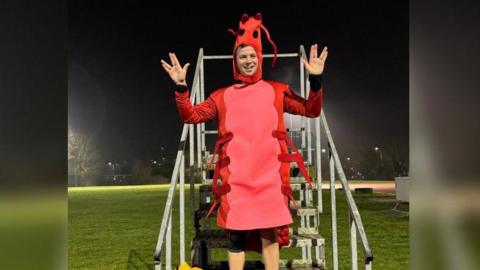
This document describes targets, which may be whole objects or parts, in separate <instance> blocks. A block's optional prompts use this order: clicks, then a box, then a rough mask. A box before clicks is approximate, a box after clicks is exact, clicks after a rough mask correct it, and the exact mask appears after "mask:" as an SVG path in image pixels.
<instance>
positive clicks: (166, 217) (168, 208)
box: [153, 49, 203, 270]
mask: <svg viewBox="0 0 480 270" xmlns="http://www.w3.org/2000/svg"><path fill="white" fill-rule="evenodd" d="M202 57H203V50H202V49H200V51H199V54H198V59H197V65H196V67H195V77H194V80H193V84H192V93H191V94H190V102H193V101H194V100H195V97H196V94H197V92H199V88H198V74H199V72H200V63H201V61H202ZM189 126H190V124H184V125H183V129H182V135H181V137H180V143H179V144H178V150H177V157H176V158H175V166H174V168H173V173H172V177H171V179H170V188H169V189H168V196H167V201H166V203H165V210H164V212H163V218H162V223H161V226H160V233H159V235H158V240H157V245H156V248H155V253H154V256H153V257H154V264H155V269H156V270H161V269H162V260H161V254H162V247H163V244H164V243H165V238H167V236H168V235H167V231H170V233H171V228H170V227H171V217H172V207H173V200H174V197H175V187H176V185H177V181H178V179H179V171H180V170H184V166H180V165H182V164H183V163H184V162H182V161H183V160H184V156H185V153H184V149H185V144H186V140H187V135H188V131H189V129H190V127H189ZM181 174H183V173H181ZM167 252H168V249H167ZM168 257H169V256H167V261H169V260H170V259H169V258H168ZM170 267H171V266H170V265H169V264H168V263H167V265H166V268H167V269H169V268H170Z"/></svg>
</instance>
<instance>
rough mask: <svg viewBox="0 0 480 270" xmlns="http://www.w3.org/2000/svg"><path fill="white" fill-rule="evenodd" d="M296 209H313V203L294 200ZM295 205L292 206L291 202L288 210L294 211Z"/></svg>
mask: <svg viewBox="0 0 480 270" xmlns="http://www.w3.org/2000/svg"><path fill="white" fill-rule="evenodd" d="M296 201H297V205H298V207H313V202H312V201H311V200H310V201H303V200H302V201H301V200H296ZM294 208H295V205H294V204H293V202H292V201H290V209H294Z"/></svg>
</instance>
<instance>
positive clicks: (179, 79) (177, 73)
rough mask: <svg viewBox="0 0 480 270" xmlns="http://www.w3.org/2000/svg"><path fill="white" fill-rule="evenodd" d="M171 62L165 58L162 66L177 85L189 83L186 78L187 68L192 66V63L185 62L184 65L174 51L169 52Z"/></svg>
mask: <svg viewBox="0 0 480 270" xmlns="http://www.w3.org/2000/svg"><path fill="white" fill-rule="evenodd" d="M168 56H170V61H171V64H169V63H167V62H165V61H164V60H163V59H162V60H161V62H162V67H163V69H165V71H166V72H167V73H168V75H169V76H170V78H171V79H172V81H173V82H174V83H175V84H177V85H187V82H186V81H185V78H186V76H187V70H188V67H189V66H190V63H187V64H185V65H184V66H183V67H182V66H181V65H180V62H179V61H178V59H177V56H176V55H175V54H174V53H169V54H168Z"/></svg>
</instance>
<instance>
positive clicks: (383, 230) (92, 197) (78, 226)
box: [68, 185, 409, 270]
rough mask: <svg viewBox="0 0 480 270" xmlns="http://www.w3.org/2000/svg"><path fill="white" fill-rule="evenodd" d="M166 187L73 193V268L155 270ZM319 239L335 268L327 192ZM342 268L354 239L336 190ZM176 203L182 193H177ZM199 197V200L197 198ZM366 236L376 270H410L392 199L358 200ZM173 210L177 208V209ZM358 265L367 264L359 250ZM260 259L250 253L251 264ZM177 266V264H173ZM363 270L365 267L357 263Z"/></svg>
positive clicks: (404, 222)
mask: <svg viewBox="0 0 480 270" xmlns="http://www.w3.org/2000/svg"><path fill="white" fill-rule="evenodd" d="M167 191H168V186H167V185H150V186H124V187H82V188H70V189H69V192H68V197H69V199H68V202H69V213H68V218H69V226H68V233H69V240H68V241H69V248H68V251H69V257H68V266H69V269H153V253H154V249H155V245H156V241H157V237H158V233H159V229H160V222H161V219H162V213H163V209H164V203H165V201H166V196H167ZM323 194H324V214H322V215H321V234H322V235H323V236H324V237H325V239H326V259H327V267H328V269H331V267H330V266H331V234H330V231H331V227H330V226H331V225H330V196H329V192H328V191H326V190H324V193H323ZM336 195H337V218H338V221H337V223H338V237H339V240H338V246H339V255H340V256H339V264H340V267H339V269H350V251H349V249H350V243H349V241H350V238H349V235H348V226H347V221H348V216H347V213H348V212H347V204H346V200H345V195H344V194H343V191H337V193H336ZM176 198H177V199H178V194H176ZM185 198H186V199H187V202H186V204H185V205H186V216H187V221H186V239H187V242H186V249H187V252H186V256H187V259H188V258H189V255H190V252H189V245H190V244H189V243H190V240H191V239H192V238H193V225H192V224H193V221H192V219H191V217H190V215H188V213H189V208H188V206H189V201H188V198H189V193H188V192H186V194H185ZM196 198H198V195H196ZM355 200H356V202H357V205H358V208H359V211H360V214H361V216H362V221H363V224H364V227H365V231H366V233H367V236H368V240H369V242H370V246H371V248H372V251H373V255H374V262H373V268H374V269H382V270H386V269H392V270H401V269H408V257H409V237H408V227H409V226H408V223H409V220H408V217H400V216H398V215H396V214H395V213H394V212H393V211H391V209H392V208H393V207H394V205H395V202H394V197H393V195H392V194H362V195H355ZM174 207H175V209H178V208H177V205H175V206H174ZM173 226H174V230H173V233H172V239H173V245H172V246H173V254H174V256H175V257H174V258H178V248H176V246H177V244H178V239H179V236H178V230H177V229H175V228H177V227H178V210H177V211H174V217H173ZM358 250H359V262H360V263H361V262H362V261H363V252H362V249H361V246H360V245H359V246H358ZM299 251H300V250H294V249H282V250H281V257H282V258H290V257H292V256H298V254H299ZM255 258H260V256H259V255H257V254H251V253H248V254H247V259H255ZM214 259H215V260H226V251H225V250H216V251H215V252H214ZM176 261H178V259H174V260H173V262H176ZM359 267H360V269H362V268H363V267H362V266H361V264H359Z"/></svg>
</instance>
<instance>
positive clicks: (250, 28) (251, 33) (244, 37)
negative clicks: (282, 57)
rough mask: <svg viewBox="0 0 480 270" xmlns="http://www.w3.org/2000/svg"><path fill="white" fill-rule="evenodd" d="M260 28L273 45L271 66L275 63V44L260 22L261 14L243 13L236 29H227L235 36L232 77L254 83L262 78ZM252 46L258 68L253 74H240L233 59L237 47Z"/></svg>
mask: <svg viewBox="0 0 480 270" xmlns="http://www.w3.org/2000/svg"><path fill="white" fill-rule="evenodd" d="M260 29H262V30H263V31H264V32H265V35H266V37H267V39H268V41H269V42H270V44H271V45H272V47H273V53H274V57H273V62H272V67H273V66H274V65H275V62H276V60H277V46H276V45H275V43H274V42H273V41H272V40H271V39H270V34H269V33H268V30H267V28H265V26H263V24H262V15H261V14H260V13H257V14H256V15H255V17H249V16H248V15H247V14H243V15H242V18H241V19H240V22H239V25H238V30H237V31H233V30H232V29H228V30H229V31H230V32H232V34H233V35H234V36H236V37H237V39H236V40H235V45H234V47H233V77H234V79H235V80H238V81H242V82H245V83H254V82H257V81H258V80H260V79H262V62H263V56H262V35H261V31H260ZM241 44H244V45H247V46H252V47H253V49H254V50H255V52H256V53H257V58H258V68H257V71H256V72H255V74H253V75H251V76H245V75H242V74H240V72H239V71H238V68H237V62H236V59H235V55H236V51H237V49H238V47H239V46H240V45H241Z"/></svg>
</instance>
